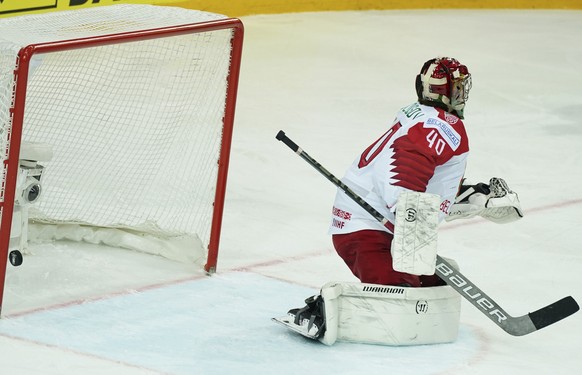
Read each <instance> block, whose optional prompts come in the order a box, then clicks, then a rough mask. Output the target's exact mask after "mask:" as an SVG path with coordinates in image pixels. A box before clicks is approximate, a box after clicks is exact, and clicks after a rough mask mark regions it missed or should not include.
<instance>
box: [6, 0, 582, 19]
mask: <svg viewBox="0 0 582 375" xmlns="http://www.w3.org/2000/svg"><path fill="white" fill-rule="evenodd" d="M122 3H125V4H153V5H170V6H180V7H183V8H189V9H198V10H204V11H209V12H215V13H221V14H225V15H227V16H230V17H239V16H245V15H250V14H269V13H291V12H313V11H329V10H365V9H439V8H440V9H443V8H446V9H455V8H458V9H500V8H501V9H582V0H448V1H446V2H438V1H434V0H367V1H362V0H317V1H315V0H0V17H8V16H15V15H20V14H28V13H40V12H47V11H55V10H71V9H79V8H83V7H93V6H101V5H113V4H122Z"/></svg>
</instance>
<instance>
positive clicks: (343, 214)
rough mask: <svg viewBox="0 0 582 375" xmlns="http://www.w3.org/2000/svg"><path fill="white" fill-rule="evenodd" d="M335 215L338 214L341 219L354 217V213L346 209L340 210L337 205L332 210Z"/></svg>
mask: <svg viewBox="0 0 582 375" xmlns="http://www.w3.org/2000/svg"><path fill="white" fill-rule="evenodd" d="M331 212H332V214H333V216H337V217H339V218H340V219H344V220H350V219H351V218H352V213H351V212H347V211H344V210H340V209H339V208H337V207H335V206H334V207H333V209H332V210H331Z"/></svg>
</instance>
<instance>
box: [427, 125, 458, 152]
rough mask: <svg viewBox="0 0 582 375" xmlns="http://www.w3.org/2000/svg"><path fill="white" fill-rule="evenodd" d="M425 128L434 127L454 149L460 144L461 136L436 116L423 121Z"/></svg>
mask: <svg viewBox="0 0 582 375" xmlns="http://www.w3.org/2000/svg"><path fill="white" fill-rule="evenodd" d="M425 126H426V127H427V128H433V129H436V130H437V131H438V132H439V134H440V135H441V137H443V139H444V140H445V141H446V142H447V143H448V145H449V146H451V148H452V149H453V151H456V150H457V148H459V145H460V144H461V136H460V135H459V133H457V132H456V131H455V129H453V128H452V127H451V126H450V125H449V124H447V123H446V122H444V121H441V120H438V119H436V118H433V117H431V118H429V119H428V120H426V122H425Z"/></svg>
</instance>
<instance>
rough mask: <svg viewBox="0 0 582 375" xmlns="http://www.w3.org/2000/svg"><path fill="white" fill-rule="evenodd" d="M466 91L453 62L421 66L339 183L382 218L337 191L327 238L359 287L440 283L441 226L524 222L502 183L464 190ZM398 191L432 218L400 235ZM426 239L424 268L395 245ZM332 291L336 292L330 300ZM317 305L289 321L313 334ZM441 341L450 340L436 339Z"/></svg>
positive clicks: (402, 219) (314, 301)
mask: <svg viewBox="0 0 582 375" xmlns="http://www.w3.org/2000/svg"><path fill="white" fill-rule="evenodd" d="M470 89H471V74H470V73H469V70H468V68H467V67H466V66H465V65H463V64H461V63H460V62H459V61H458V60H456V59H454V58H449V57H440V58H434V59H431V60H429V61H427V62H426V63H424V65H423V66H422V69H421V71H420V73H419V74H418V75H417V77H416V93H417V95H418V101H417V102H415V103H413V104H411V105H408V106H406V107H404V108H402V109H400V110H399V111H398V112H397V114H396V118H395V119H394V121H393V122H392V124H391V125H390V126H389V128H388V129H387V131H386V132H385V133H384V134H383V135H381V136H380V138H378V139H377V140H376V141H374V142H373V143H372V144H371V145H370V146H369V147H368V148H366V149H365V150H364V151H363V152H362V153H361V154H360V155H359V156H358V157H357V158H356V160H355V161H354V162H353V163H352V165H351V166H350V167H349V169H348V170H347V172H346V174H345V176H344V178H343V179H342V181H343V182H344V183H345V184H346V185H347V186H348V187H350V188H351V189H352V190H353V191H354V192H355V193H356V194H358V195H359V196H360V197H362V198H363V199H364V200H365V201H366V202H367V203H369V204H370V205H371V206H372V207H374V208H375V209H376V210H377V211H378V212H380V213H381V214H382V215H383V216H384V217H385V218H387V219H388V221H387V222H385V223H380V222H379V221H378V220H376V219H375V218H374V217H372V216H371V215H370V214H369V213H368V212H367V211H365V210H364V209H363V208H361V207H360V206H359V205H358V204H357V203H355V202H354V201H353V200H352V199H351V198H350V197H348V196H347V195H346V194H345V193H344V192H343V191H342V190H341V189H338V192H337V195H336V199H335V202H334V205H333V210H332V215H333V216H332V221H331V225H330V234H331V235H332V240H333V244H334V247H335V249H336V251H337V253H338V254H339V256H340V257H341V258H342V259H343V260H344V262H345V263H346V264H347V266H348V267H349V268H350V270H351V271H352V273H353V274H354V275H355V276H356V277H357V278H358V279H359V280H360V281H361V282H362V283H364V284H375V285H378V284H380V285H391V286H397V287H406V288H408V289H410V288H409V287H433V286H439V285H445V283H444V282H443V281H442V280H440V279H439V278H438V276H436V275H435V274H434V261H435V260H436V230H437V229H436V227H437V226H438V223H439V222H440V221H442V220H443V219H444V220H447V221H449V220H454V219H458V218H468V217H473V216H477V215H480V216H482V217H485V218H487V219H489V220H492V221H495V222H500V223H502V222H510V221H514V220H516V219H518V218H520V217H521V216H522V212H521V207H520V205H519V200H518V198H517V195H516V194H515V193H514V192H512V191H511V190H510V189H509V188H508V186H507V184H506V183H505V181H503V180H502V179H500V178H492V179H491V180H490V181H489V183H488V184H485V183H479V184H477V185H465V184H463V181H464V180H463V176H464V174H465V168H466V164H467V156H468V154H469V140H468V137H467V133H466V131H465V125H464V123H463V119H464V109H465V104H466V102H467V99H468V97H469V91H470ZM403 193H415V194H420V195H419V196H420V197H421V198H420V199H417V198H414V199H416V201H415V202H417V203H419V204H420V206H415V209H414V210H413V211H414V212H415V213H416V210H417V209H418V210H419V211H423V210H424V211H425V212H430V211H431V210H432V211H433V214H434V218H435V219H434V220H433V221H430V220H429V221H428V222H429V224H428V225H427V226H425V227H424V228H423V229H422V230H417V231H416V232H414V231H412V232H411V231H409V230H404V231H402V230H401V231H400V232H399V231H398V229H399V228H400V226H402V227H404V226H405V224H406V222H407V220H408V219H407V217H406V216H405V215H406V214H407V213H405V212H404V211H407V212H408V214H409V213H410V210H409V209H401V210H397V208H398V207H404V206H402V205H401V204H403V203H401V202H399V198H402V197H403V196H405V195H406V194H404V195H403ZM423 197H428V198H430V199H428V200H423V199H424V198H423ZM426 202H432V203H426ZM430 205H432V208H430V207H429V206H430ZM398 214H400V216H399V215H398ZM395 227H396V230H395ZM401 232H402V233H403V236H407V237H408V238H405V239H404V240H403V241H401V239H400V238H397V239H395V238H394V237H395V233H396V234H397V237H398V236H400V235H401V234H400V233H401ZM427 233H428V235H427ZM432 238H434V241H433V240H432ZM431 241H432V244H433V245H434V246H432V247H429V250H428V251H429V253H432V254H429V256H428V258H426V259H429V260H428V261H427V263H429V264H428V267H427V265H426V264H422V262H418V261H414V259H413V258H410V259H412V261H410V262H409V263H406V262H407V261H406V257H410V256H414V254H412V255H411V253H414V252H415V251H417V252H420V251H426V249H422V250H418V249H415V248H414V246H413V248H412V250H411V249H410V248H405V249H404V250H402V248H401V246H400V244H402V243H405V244H406V243H408V244H413V245H414V244H415V243H420V242H423V243H424V242H431ZM395 244H398V248H397V249H395V248H396V246H395ZM405 247H406V246H405ZM399 251H400V252H402V251H404V255H403V254H402V253H398V252H399ZM397 253H398V254H397ZM402 259H404V262H403V263H402V262H400V261H401V260H402ZM396 260H398V262H396ZM396 263H399V264H396ZM430 263H432V264H430ZM395 266H396V268H397V269H398V270H396V269H395ZM335 286H336V285H335V284H334V287H335ZM336 289H337V288H336ZM388 289H390V288H388ZM368 290H371V289H370V288H368ZM323 292H324V290H323V289H322V294H324V293H323ZM338 293H339V294H341V291H340V292H337V291H336V292H334V293H332V294H334V296H335V295H337V294H338ZM324 297H325V295H324ZM334 298H337V296H335V297H334ZM414 298H417V297H414ZM427 299H428V298H427ZM321 300H322V297H321V296H316V297H315V298H311V299H308V301H306V302H307V306H306V307H304V308H303V309H295V310H291V311H290V314H291V316H292V317H294V318H295V319H294V322H295V323H296V324H299V325H301V324H302V323H305V324H308V325H309V327H308V328H309V329H311V331H312V333H315V332H317V331H319V329H320V328H321V327H318V326H317V325H318V322H319V324H320V325H322V324H324V322H325V319H323V317H321V318H320V319H318V317H317V315H321V311H319V312H318V310H321V308H322V305H323V304H322V302H321ZM326 304H327V301H326ZM417 313H418V311H417ZM328 318H329V316H328ZM309 322H311V324H309ZM340 324H341V323H340ZM415 324H417V323H415ZM355 331H356V330H354V332H355ZM391 334H392V333H391ZM447 340H448V336H447V338H444V339H443V340H442V341H447ZM328 341H329V340H328ZM332 341H335V339H334V340H332ZM348 341H349V340H348ZM372 341H373V340H372ZM397 341H398V340H397ZM438 341H439V339H437V341H436V342H438ZM427 342H428V343H430V342H432V341H431V340H430V339H428V341H427ZM375 343H378V342H375ZM380 343H381V342H380ZM425 343H426V342H425Z"/></svg>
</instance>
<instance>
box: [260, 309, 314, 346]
mask: <svg viewBox="0 0 582 375" xmlns="http://www.w3.org/2000/svg"><path fill="white" fill-rule="evenodd" d="M271 320H272V321H274V322H276V323H279V324H281V325H283V326H285V327H287V328H288V329H290V330H291V331H293V332H297V333H299V334H300V335H303V336H305V337H307V338H309V339H312V340H317V339H318V338H319V336H320V335H319V328H318V327H317V326H316V325H315V324H311V326H310V324H309V320H308V319H303V320H302V321H301V322H300V324H295V316H293V315H291V314H289V315H287V316H282V317H280V318H272V319H271Z"/></svg>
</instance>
